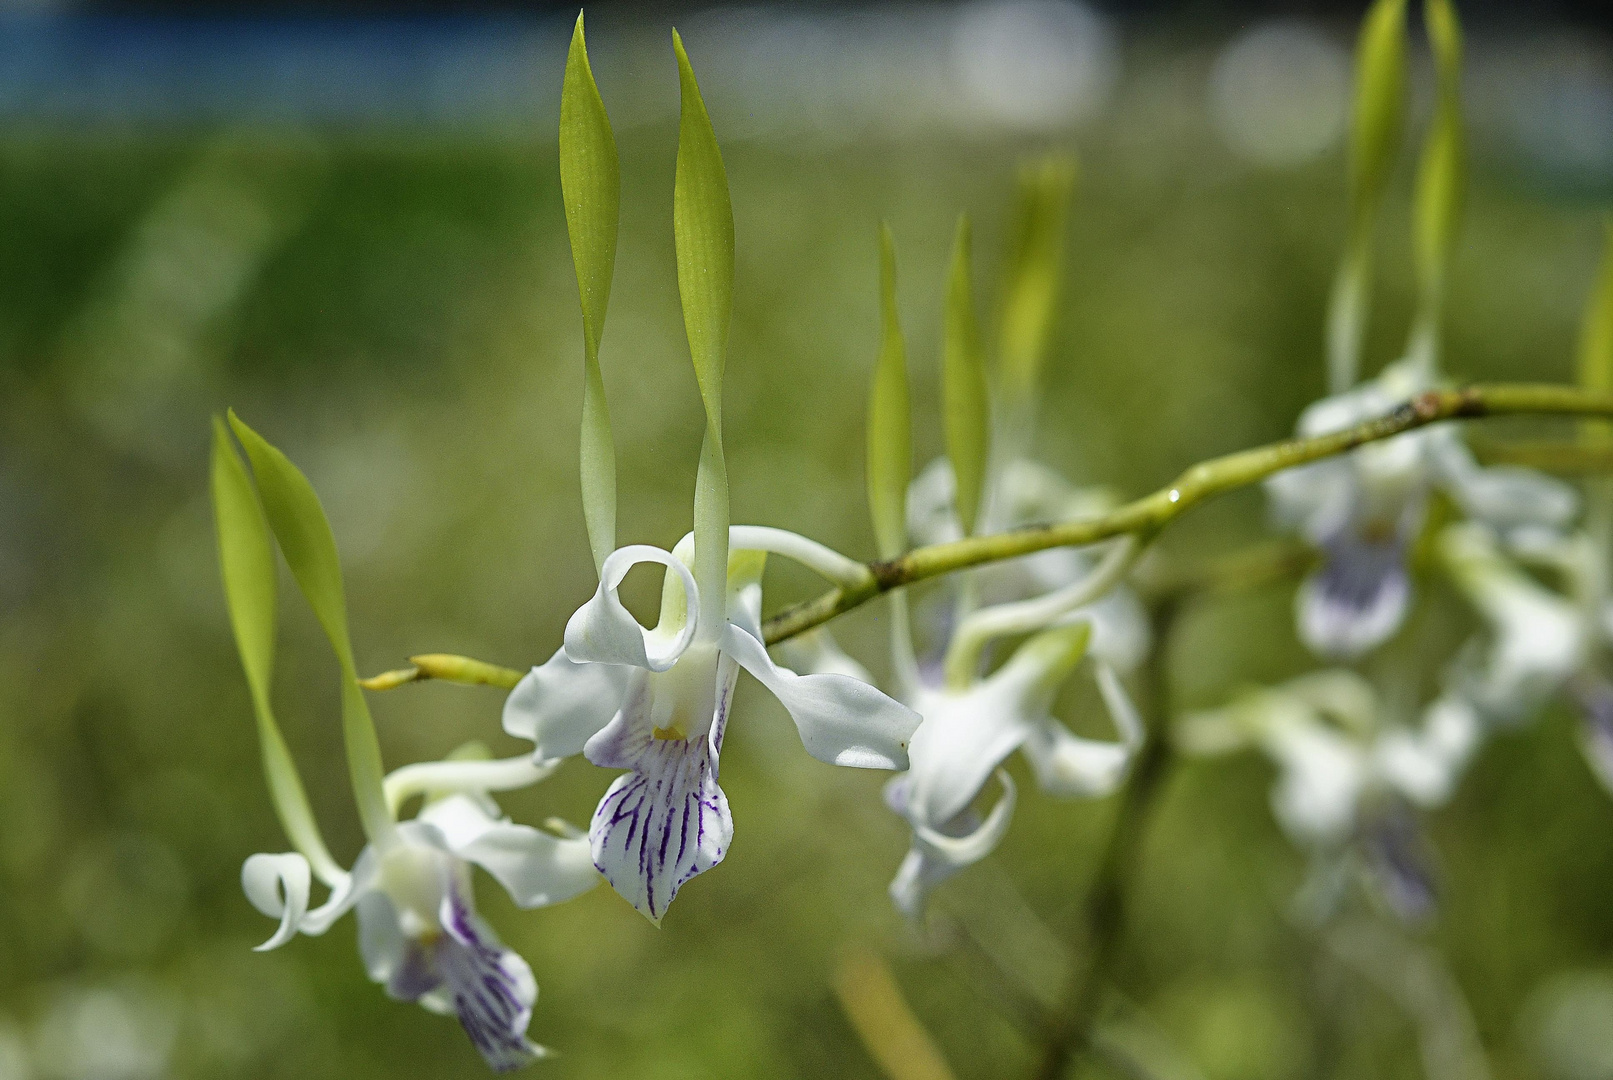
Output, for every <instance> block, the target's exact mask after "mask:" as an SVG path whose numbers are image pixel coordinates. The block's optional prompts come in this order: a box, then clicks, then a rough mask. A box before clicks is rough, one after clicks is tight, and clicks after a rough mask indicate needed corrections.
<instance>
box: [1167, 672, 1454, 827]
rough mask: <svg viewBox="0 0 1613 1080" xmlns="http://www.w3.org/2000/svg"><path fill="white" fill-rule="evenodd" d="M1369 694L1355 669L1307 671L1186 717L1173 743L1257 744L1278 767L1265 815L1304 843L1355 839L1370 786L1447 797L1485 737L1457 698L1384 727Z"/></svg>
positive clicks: (1421, 797)
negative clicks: (1412, 720) (1415, 721)
mask: <svg viewBox="0 0 1613 1080" xmlns="http://www.w3.org/2000/svg"><path fill="white" fill-rule="evenodd" d="M1381 712H1382V709H1381V705H1380V703H1379V700H1378V696H1377V694H1376V692H1375V691H1374V690H1373V689H1372V687H1371V686H1370V685H1369V684H1368V683H1367V682H1366V681H1365V680H1364V679H1362V678H1361V677H1360V676H1359V675H1356V674H1355V673H1354V672H1350V671H1343V670H1328V671H1320V672H1313V673H1311V674H1309V675H1303V676H1300V677H1299V678H1296V679H1292V680H1290V681H1289V682H1286V683H1283V684H1281V685H1279V686H1275V687H1269V688H1262V689H1260V690H1257V691H1254V692H1253V693H1251V694H1249V695H1247V696H1246V697H1244V698H1243V699H1241V700H1239V701H1235V702H1233V703H1232V704H1231V705H1228V706H1226V707H1223V708H1221V709H1215V710H1211V711H1208V712H1203V713H1197V714H1194V715H1191V716H1188V717H1186V718H1184V719H1183V721H1182V722H1181V724H1180V725H1179V726H1178V730H1177V741H1178V743H1179V745H1181V747H1182V748H1183V749H1184V750H1187V751H1189V752H1192V753H1201V754H1210V753H1224V752H1227V751H1230V750H1235V749H1239V748H1241V747H1244V746H1249V745H1254V746H1256V747H1258V748H1259V749H1261V750H1262V751H1263V752H1264V753H1265V754H1266V755H1267V756H1268V757H1269V758H1271V760H1272V762H1273V763H1274V764H1275V765H1276V766H1277V769H1278V775H1277V782H1276V784H1275V785H1274V786H1273V788H1272V795H1271V803H1272V813H1273V814H1274V816H1275V817H1276V819H1277V822H1278V824H1279V825H1281V826H1282V828H1283V830H1284V831H1285V832H1286V833H1288V835H1289V836H1290V837H1291V838H1292V839H1293V840H1294V841H1295V842H1296V843H1299V844H1302V845H1305V846H1308V847H1325V846H1330V845H1337V844H1340V843H1342V842H1344V841H1346V840H1348V839H1350V838H1351V837H1352V836H1354V835H1355V834H1356V833H1357V831H1358V827H1359V824H1360V815H1361V809H1362V806H1363V804H1364V803H1365V802H1366V801H1367V799H1368V798H1369V797H1370V796H1371V795H1373V794H1374V793H1375V792H1381V793H1391V794H1395V795H1399V796H1402V797H1404V798H1405V799H1407V800H1409V801H1410V802H1412V803H1414V804H1416V805H1418V806H1422V807H1432V806H1438V805H1440V804H1442V803H1443V802H1445V801H1446V800H1447V799H1448V798H1449V797H1450V794H1451V792H1452V790H1453V789H1454V787H1455V781H1456V779H1457V777H1459V776H1460V775H1461V773H1462V771H1463V769H1464V768H1465V767H1466V765H1467V763H1468V762H1469V761H1470V760H1471V759H1472V756H1473V754H1474V753H1475V751H1476V750H1477V747H1478V743H1479V740H1480V737H1481V735H1482V725H1481V724H1480V721H1479V717H1478V714H1477V712H1476V711H1475V710H1474V709H1473V707H1472V706H1471V705H1470V704H1468V703H1467V702H1466V700H1465V699H1463V698H1462V697H1461V696H1459V695H1455V694H1446V695H1443V696H1441V697H1440V698H1437V699H1436V700H1435V701H1434V702H1433V703H1431V704H1430V705H1429V706H1428V707H1427V708H1426V709H1425V710H1424V712H1423V716H1422V718H1421V722H1420V724H1419V725H1418V726H1417V727H1414V728H1413V727H1406V726H1403V725H1397V724H1390V723H1385V722H1384V721H1383V720H1382V718H1381Z"/></svg>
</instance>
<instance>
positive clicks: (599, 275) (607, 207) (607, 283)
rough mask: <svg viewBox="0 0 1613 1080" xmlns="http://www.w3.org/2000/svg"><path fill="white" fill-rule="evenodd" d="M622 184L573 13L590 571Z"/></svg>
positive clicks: (611, 464) (563, 130)
mask: <svg viewBox="0 0 1613 1080" xmlns="http://www.w3.org/2000/svg"><path fill="white" fill-rule="evenodd" d="M621 186H622V185H621V168H620V165H619V163H618V161H617V155H616V139H615V137H614V136H613V135H612V134H611V126H610V117H609V116H607V115H606V113H605V102H604V100H603V99H602V98H601V97H600V96H599V87H598V86H597V85H596V84H595V83H594V72H593V68H592V67H591V66H590V65H589V63H588V46H587V42H586V41H585V39H584V37H583V17H582V15H581V14H580V13H579V14H578V16H577V26H576V29H575V30H574V31H573V33H572V37H571V51H570V53H569V55H568V56H567V57H566V75H565V83H564V86H563V88H562V89H561V92H560V191H561V197H562V199H563V200H564V202H565V207H566V231H567V233H568V234H569V236H570V238H571V258H572V262H573V263H574V264H575V266H576V269H577V292H578V295H579V297H580V299H581V301H582V323H583V365H584V367H583V380H584V381H583V410H582V446H581V451H580V461H581V467H582V468H581V472H582V498H583V519H584V521H585V523H586V524H587V527H588V544H589V547H590V549H591V550H592V552H593V556H594V567H595V569H596V570H597V569H598V568H599V567H600V566H601V565H602V564H603V563H604V561H605V556H607V555H609V554H610V553H611V551H612V550H613V549H614V548H615V546H616V446H615V442H614V441H613V439H612V438H611V429H610V409H609V408H608V407H607V405H606V401H605V382H604V376H603V374H602V373H601V371H600V367H599V343H600V340H601V338H602V337H603V335H604V332H605V310H606V307H607V305H608V304H609V303H610V289H611V278H612V276H613V274H614V272H615V269H616V238H617V231H618V229H619V226H620V221H621Z"/></svg>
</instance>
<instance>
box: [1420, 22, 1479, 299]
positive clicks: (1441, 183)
mask: <svg viewBox="0 0 1613 1080" xmlns="http://www.w3.org/2000/svg"><path fill="white" fill-rule="evenodd" d="M1423 13H1424V19H1423V21H1424V23H1425V25H1426V26H1427V28H1428V39H1429V44H1430V46H1431V47H1432V50H1433V54H1434V68H1435V74H1436V82H1437V86H1438V89H1437V94H1436V99H1435V105H1434V118H1433V122H1432V123H1431V124H1430V126H1429V129H1428V134H1427V136H1426V138H1425V139H1424V142H1423V152H1422V158H1421V160H1420V161H1419V163H1418V168H1417V187H1416V203H1415V209H1414V218H1415V226H1414V247H1415V251H1414V255H1415V258H1416V266H1417V276H1418V285H1419V288H1420V289H1421V290H1422V293H1423V297H1424V304H1425V306H1426V305H1430V304H1438V303H1439V301H1440V299H1441V296H1442V294H1443V291H1444V285H1445V276H1446V269H1447V266H1448V265H1449V263H1450V256H1451V251H1452V249H1453V248H1454V247H1455V243H1456V234H1457V230H1458V228H1459V227H1460V224H1461V217H1462V206H1463V202H1464V198H1465V194H1466V181H1467V175H1466V173H1467V161H1466V156H1467V155H1466V136H1465V133H1464V131H1463V128H1462V28H1461V23H1460V22H1459V21H1458V20H1457V17H1456V9H1455V7H1453V6H1452V4H1451V3H1450V0H1426V3H1425V4H1424V6H1423Z"/></svg>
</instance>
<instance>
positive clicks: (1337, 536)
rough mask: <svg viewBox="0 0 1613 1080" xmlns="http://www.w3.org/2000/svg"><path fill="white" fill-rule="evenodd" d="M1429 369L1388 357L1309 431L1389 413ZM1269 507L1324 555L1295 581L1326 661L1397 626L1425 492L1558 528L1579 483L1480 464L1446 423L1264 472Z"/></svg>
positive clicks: (1324, 403) (1504, 524)
mask: <svg viewBox="0 0 1613 1080" xmlns="http://www.w3.org/2000/svg"><path fill="white" fill-rule="evenodd" d="M1426 371H1427V367H1426V366H1425V365H1422V364H1418V363H1415V362H1412V361H1409V360H1407V361H1401V362H1399V363H1396V364H1391V365H1390V366H1389V367H1388V368H1386V369H1385V370H1384V371H1383V373H1382V374H1381V375H1379V376H1378V377H1377V378H1376V379H1373V380H1370V381H1367V382H1364V383H1362V384H1360V385H1359V386H1356V387H1354V388H1353V389H1351V390H1348V391H1346V392H1344V393H1342V394H1338V395H1335V396H1333V397H1329V398H1324V399H1322V400H1321V401H1318V402H1316V403H1315V404H1313V405H1311V406H1310V407H1309V408H1307V409H1306V410H1305V411H1304V412H1303V413H1302V414H1301V415H1300V419H1299V423H1298V425H1297V429H1296V431H1297V434H1299V435H1300V436H1302V437H1310V436H1316V435H1323V434H1327V433H1329V432H1334V431H1341V430H1343V429H1345V428H1348V427H1352V426H1354V425H1356V424H1359V423H1362V422H1364V421H1367V420H1372V419H1376V418H1378V417H1382V416H1387V415H1388V414H1389V413H1390V412H1392V411H1393V410H1394V409H1395V408H1397V407H1398V406H1400V405H1402V404H1404V403H1405V402H1406V401H1407V400H1409V399H1410V398H1412V397H1413V396H1415V395H1416V394H1418V393H1421V392H1422V391H1424V390H1427V389H1430V388H1431V387H1432V386H1433V381H1432V379H1431V378H1430V377H1429V376H1427V375H1426V374H1425V373H1426ZM1266 491H1267V494H1268V495H1269V496H1270V498H1271V503H1272V511H1273V515H1274V516H1275V517H1276V519H1277V520H1278V522H1279V523H1281V524H1283V525H1285V526H1288V527H1291V528H1294V529H1296V530H1297V531H1298V532H1299V533H1300V534H1301V535H1302V536H1304V538H1305V539H1306V540H1307V541H1309V542H1310V543H1311V544H1314V545H1315V546H1316V547H1317V548H1318V549H1319V550H1320V551H1321V553H1322V565H1321V566H1320V567H1319V568H1318V569H1317V570H1316V571H1314V572H1313V573H1311V574H1310V575H1309V576H1308V577H1307V578H1306V579H1305V582H1304V583H1303V584H1302V585H1301V586H1300V589H1299V593H1298V596H1297V597H1296V608H1297V611H1296V614H1297V618H1298V628H1299V635H1300V638H1301V639H1302V640H1303V641H1304V642H1305V644H1306V645H1307V646H1309V647H1310V648H1311V650H1312V651H1314V652H1316V653H1317V654H1318V655H1320V656H1323V657H1327V658H1330V659H1343V660H1349V659H1354V658H1356V657H1359V656H1362V655H1364V654H1365V653H1367V652H1369V651H1371V650H1372V649H1373V648H1376V647H1377V646H1378V645H1381V644H1382V643H1383V642H1385V641H1387V640H1388V639H1389V638H1390V637H1392V636H1393V635H1394V633H1395V631H1396V630H1398V629H1399V628H1400V624H1401V622H1402V620H1403V619H1404V618H1405V614H1406V610H1407V608H1408V606H1409V604H1410V600H1411V591H1412V590H1411V577H1410V573H1409V570H1408V567H1407V559H1408V555H1409V553H1410V550H1411V547H1412V545H1413V544H1414V543H1415V542H1416V541H1417V538H1418V536H1419V535H1420V534H1421V533H1422V529H1423V523H1424V521H1425V520H1426V516H1427V509H1428V500H1429V497H1430V495H1431V494H1432V493H1433V492H1435V491H1439V492H1442V493H1444V494H1445V495H1447V496H1449V497H1450V499H1451V500H1452V501H1453V502H1454V503H1455V504H1456V506H1457V507H1458V508H1459V509H1460V510H1461V511H1462V513H1463V514H1465V515H1466V516H1467V517H1469V518H1471V519H1473V520H1477V521H1482V522H1484V523H1486V524H1489V525H1491V526H1492V527H1494V528H1495V529H1497V530H1499V531H1501V532H1502V533H1503V534H1510V533H1511V532H1513V531H1515V530H1519V529H1524V528H1530V527H1547V528H1559V529H1560V528H1562V527H1564V526H1566V525H1568V524H1569V522H1570V521H1571V519H1572V518H1573V516H1574V513H1575V510H1576V508H1577V505H1578V500H1577V497H1576V495H1575V493H1574V490H1573V489H1572V488H1571V487H1569V486H1568V485H1566V484H1563V483H1561V482H1560V481H1557V480H1553V479H1551V478H1549V477H1546V476H1543V475H1541V474H1539V473H1535V472H1532V471H1530V470H1527V469H1517V468H1482V467H1480V466H1479V465H1478V463H1477V462H1476V461H1474V459H1473V455H1472V453H1471V452H1470V451H1469V450H1468V449H1467V446H1466V445H1465V444H1464V443H1463V442H1462V439H1461V435H1460V433H1459V432H1458V431H1457V429H1456V428H1455V427H1454V426H1452V425H1449V424H1441V425H1435V426H1433V427H1428V428H1424V429H1421V430H1419V431H1414V432H1408V433H1407V434H1404V435H1398V436H1396V437H1394V438H1392V439H1385V440H1383V441H1382V442H1377V443H1372V444H1370V445H1368V446H1363V447H1361V448H1359V449H1357V450H1354V451H1351V452H1350V453H1349V454H1346V455H1343V456H1340V457H1333V458H1328V459H1326V460H1323V461H1318V462H1315V463H1312V464H1309V465H1302V466H1300V467H1298V468H1294V469H1289V470H1286V471H1284V472H1280V473H1278V474H1276V475H1275V476H1273V477H1271V478H1270V479H1269V480H1267V481H1266Z"/></svg>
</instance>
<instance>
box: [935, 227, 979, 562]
mask: <svg viewBox="0 0 1613 1080" xmlns="http://www.w3.org/2000/svg"><path fill="white" fill-rule="evenodd" d="M970 258H971V243H970V232H969V217H968V215H967V214H965V215H963V216H961V217H959V218H958V228H957V232H956V235H955V236H954V238H953V243H952V267H951V271H950V273H949V274H948V277H947V296H946V308H945V312H944V315H943V319H942V322H943V326H942V353H941V399H942V405H943V410H944V416H945V428H946V444H947V457H948V458H949V459H950V460H951V462H952V475H953V478H954V480H955V482H956V488H955V490H956V506H957V511H958V521H959V523H960V524H961V525H962V526H963V531H964V533H966V534H968V533H972V532H974V530H975V527H976V524H977V523H978V519H979V516H980V501H981V497H982V495H983V493H984V491H985V485H986V459H987V454H988V449H989V440H990V412H991V410H990V403H989V401H988V398H987V390H986V365H985V358H984V356H983V355H982V350H981V347H980V330H979V326H978V324H977V323H976V321H975V305H974V290H973V286H972V284H971V278H970V273H969V263H970Z"/></svg>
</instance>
